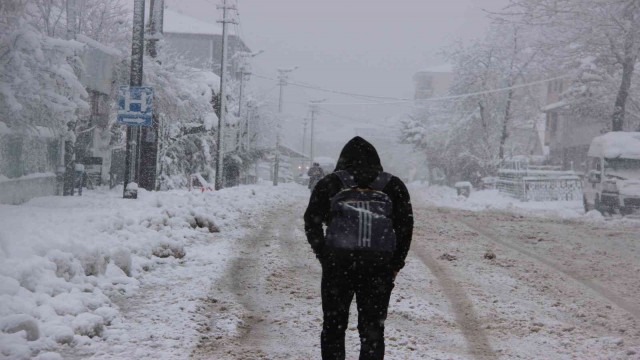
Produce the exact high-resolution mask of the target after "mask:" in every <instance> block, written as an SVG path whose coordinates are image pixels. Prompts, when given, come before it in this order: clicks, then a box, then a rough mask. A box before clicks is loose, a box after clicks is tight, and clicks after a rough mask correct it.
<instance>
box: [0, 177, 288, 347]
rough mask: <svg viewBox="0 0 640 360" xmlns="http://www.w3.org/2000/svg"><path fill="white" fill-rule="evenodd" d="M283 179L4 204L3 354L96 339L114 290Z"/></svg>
mask: <svg viewBox="0 0 640 360" xmlns="http://www.w3.org/2000/svg"><path fill="white" fill-rule="evenodd" d="M287 186H289V185H288V184H283V186H280V187H278V189H277V190H273V187H271V186H270V187H269V188H268V189H267V188H266V186H242V187H236V188H231V189H224V190H222V191H218V192H204V193H201V192H188V191H183V190H180V191H178V190H176V191H170V192H147V191H144V190H139V192H138V199H137V200H130V199H122V195H121V194H122V189H121V188H120V189H119V190H118V189H114V191H90V192H86V194H85V195H84V196H82V197H42V198H36V199H33V200H31V201H30V202H28V203H26V204H23V205H20V206H13V205H0V354H1V355H0V357H5V356H6V357H9V358H12V359H13V358H15V359H31V358H35V357H38V358H43V359H44V358H47V359H55V358H61V357H60V356H59V354H57V353H51V352H47V351H51V350H56V349H57V348H59V347H60V346H75V345H77V344H87V343H90V342H93V341H98V339H101V337H103V336H105V335H104V334H105V328H106V327H108V326H109V325H110V324H111V323H112V322H114V321H118V317H119V316H120V311H119V309H118V308H117V306H116V305H114V303H113V302H112V300H111V299H112V298H113V297H114V296H117V297H120V298H122V297H129V296H131V295H133V294H134V293H135V292H136V291H137V290H138V288H139V282H138V280H137V278H139V277H140V276H141V275H142V274H144V273H145V272H146V271H149V270H152V269H154V268H155V267H157V266H160V265H161V264H166V263H167V262H169V263H171V262H177V261H179V260H177V258H181V257H185V256H189V246H188V245H189V240H191V239H195V238H196V237H198V236H200V237H201V236H202V235H203V234H208V233H210V232H211V231H220V232H221V233H222V234H224V233H233V232H235V231H236V229H237V228H239V227H240V225H238V220H240V219H244V218H246V216H248V215H249V214H251V213H252V211H253V209H257V208H261V207H264V206H265V205H268V204H271V203H274V202H275V201H277V199H280V198H282V197H286V194H287V191H291V189H288V188H287ZM291 186H296V185H291Z"/></svg>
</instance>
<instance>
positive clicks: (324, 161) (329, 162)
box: [313, 156, 336, 165]
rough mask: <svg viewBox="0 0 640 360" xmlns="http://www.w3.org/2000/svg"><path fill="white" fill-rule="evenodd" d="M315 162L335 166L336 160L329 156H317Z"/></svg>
mask: <svg viewBox="0 0 640 360" xmlns="http://www.w3.org/2000/svg"><path fill="white" fill-rule="evenodd" d="M313 162H317V163H318V164H320V165H335V164H336V160H335V159H334V158H332V157H329V156H315V157H314V158H313Z"/></svg>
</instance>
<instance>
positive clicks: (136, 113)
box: [118, 86, 153, 126]
mask: <svg viewBox="0 0 640 360" xmlns="http://www.w3.org/2000/svg"><path fill="white" fill-rule="evenodd" d="M118 124H123V125H132V126H151V125H152V124H153V88H151V87H148V86H120V88H119V89H118Z"/></svg>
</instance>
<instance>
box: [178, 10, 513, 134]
mask: <svg viewBox="0 0 640 360" xmlns="http://www.w3.org/2000/svg"><path fill="white" fill-rule="evenodd" d="M228 2H231V3H236V4H237V7H238V10H239V15H240V27H239V32H240V34H241V36H243V38H244V40H245V42H246V43H247V45H248V46H249V47H250V48H251V49H252V50H254V51H257V50H264V53H263V54H261V55H259V56H257V57H256V58H254V61H253V72H254V73H255V74H257V75H261V76H267V77H273V78H275V77H276V76H277V72H276V69H277V68H288V67H293V66H298V67H299V68H298V69H297V70H296V71H294V72H293V73H292V74H291V77H290V80H291V81H293V82H301V83H308V84H314V85H317V86H321V87H323V88H329V89H335V90H340V91H345V92H354V93H364V94H368V95H375V96H388V97H402V98H411V97H412V96H413V83H412V80H411V77H412V75H413V74H414V73H415V72H416V71H418V70H420V69H421V68H425V67H429V66H435V65H441V64H442V63H443V60H442V59H441V58H439V56H438V53H439V51H440V50H441V49H442V48H443V47H445V46H447V44H450V43H451V42H452V41H454V40H456V39H470V38H473V37H476V36H480V35H481V34H482V33H483V32H484V31H485V29H486V27H487V26H488V24H489V20H488V19H487V17H486V13H485V12H484V11H483V10H494V11H495V10H499V9H501V8H502V7H503V6H504V5H505V4H506V2H507V0H394V1H388V0H384V1H383V0H268V1H267V0H228ZM220 3H221V0H167V4H168V6H169V7H170V8H172V9H175V10H180V11H182V12H183V13H185V14H188V15H190V16H193V17H195V18H198V19H201V20H205V21H216V20H219V19H220V18H221V11H220V10H217V9H216V5H217V4H220ZM251 82H252V86H253V87H254V89H256V92H257V93H261V94H265V93H266V95H267V96H268V98H269V99H270V100H272V101H273V103H274V104H276V103H277V100H278V91H277V89H274V86H275V83H274V82H273V81H270V80H264V79H259V78H257V77H253V78H252V80H251ZM323 98H326V99H327V100H328V102H330V103H336V102H361V101H360V100H357V99H355V98H352V97H346V96H337V95H331V94H327V93H322V92H318V91H314V90H309V89H301V88H297V87H294V86H288V87H287V88H286V90H285V97H284V99H285V113H286V116H287V118H288V120H287V123H286V127H287V129H286V131H285V132H286V134H287V136H288V142H289V143H291V145H295V146H299V143H300V142H301V141H298V140H297V139H298V138H301V137H302V119H303V118H304V117H306V116H308V106H306V105H305V104H306V103H307V102H308V101H309V100H311V99H323ZM325 108H326V109H327V110H328V111H326V112H325V113H323V114H321V115H320V116H319V120H318V123H317V124H316V127H317V131H318V137H319V138H321V137H323V136H325V137H327V138H329V137H330V138H333V139H335V137H336V134H340V135H339V137H340V138H341V139H342V138H344V139H347V138H349V137H351V136H353V135H354V133H353V131H351V130H347V131H338V130H337V129H336V128H338V127H339V125H340V124H345V123H347V122H348V123H350V124H349V125H350V126H352V127H365V126H368V125H367V123H364V122H362V121H360V122H359V123H358V122H356V121H355V120H357V119H359V120H366V121H371V122H372V123H382V122H383V121H384V119H385V118H387V117H389V116H392V115H394V114H397V113H401V112H403V111H406V109H407V107H406V106H397V105H394V106H391V105H387V106H380V105H375V106H363V105H357V106H356V105H327V106H325ZM345 128H349V126H345ZM298 133H299V134H300V135H299V136H296V134H298Z"/></svg>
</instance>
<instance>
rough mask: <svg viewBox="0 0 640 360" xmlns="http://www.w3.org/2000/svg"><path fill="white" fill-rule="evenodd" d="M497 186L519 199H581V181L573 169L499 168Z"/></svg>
mask: <svg viewBox="0 0 640 360" xmlns="http://www.w3.org/2000/svg"><path fill="white" fill-rule="evenodd" d="M497 188H498V190H499V191H500V192H502V193H505V194H507V195H509V196H512V197H515V198H518V199H520V200H521V201H574V200H580V199H582V181H581V180H580V177H579V176H578V175H577V174H576V173H575V172H574V171H561V170H548V169H539V168H533V167H532V168H518V169H500V170H499V171H498V184H497Z"/></svg>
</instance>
